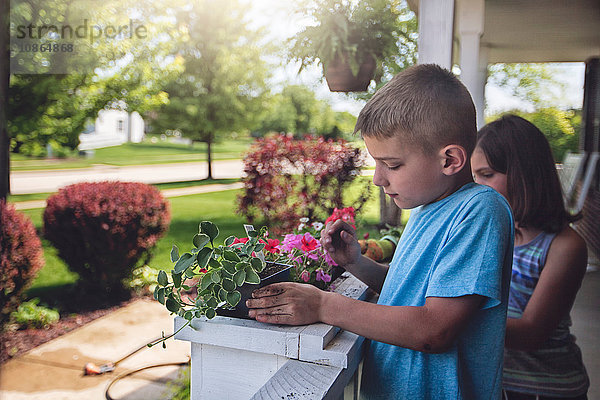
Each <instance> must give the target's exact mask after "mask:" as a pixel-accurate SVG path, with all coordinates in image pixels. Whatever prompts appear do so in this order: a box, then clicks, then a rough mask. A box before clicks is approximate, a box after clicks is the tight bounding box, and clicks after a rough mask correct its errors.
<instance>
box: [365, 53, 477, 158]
mask: <svg viewBox="0 0 600 400" xmlns="http://www.w3.org/2000/svg"><path fill="white" fill-rule="evenodd" d="M359 131H360V133H361V135H362V136H363V137H364V136H368V137H379V138H390V137H394V136H399V137H400V138H401V139H402V140H405V141H406V142H407V144H410V145H416V146H418V147H420V148H421V149H422V150H423V151H424V152H425V153H432V152H435V151H437V150H438V149H440V148H442V147H444V146H447V145H449V144H458V145H460V146H462V147H463V148H464V149H465V150H466V151H467V153H468V155H469V156H470V155H471V153H472V152H473V149H474V148H475V142H476V137H477V124H476V117H475V106H474V104H473V100H472V99H471V95H470V94H469V91H468V90H467V88H466V87H465V86H464V85H463V84H462V83H461V82H460V80H459V79H458V78H457V77H456V76H455V75H454V74H453V73H452V72H450V71H448V70H446V69H444V68H442V67H440V66H438V65H435V64H419V65H415V66H413V67H410V68H408V69H406V70H404V71H402V72H400V73H399V74H397V75H396V76H395V77H394V78H393V79H392V80H391V81H389V82H388V83H387V84H386V85H385V86H383V87H382V88H381V89H379V90H378V91H377V93H375V94H374V95H373V97H372V98H371V100H369V101H368V102H367V104H366V105H365V107H364V108H363V109H362V111H361V112H360V114H359V115H358V120H357V122H356V127H355V128H354V132H359Z"/></svg>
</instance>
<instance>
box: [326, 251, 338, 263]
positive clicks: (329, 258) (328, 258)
mask: <svg viewBox="0 0 600 400" xmlns="http://www.w3.org/2000/svg"><path fill="white" fill-rule="evenodd" d="M325 262H326V263H327V264H329V265H337V263H336V262H335V261H333V258H331V256H330V255H329V253H325Z"/></svg>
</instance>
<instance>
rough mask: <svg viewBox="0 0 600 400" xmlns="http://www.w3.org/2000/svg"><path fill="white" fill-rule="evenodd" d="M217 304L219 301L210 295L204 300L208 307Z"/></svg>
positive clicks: (213, 306) (214, 306)
mask: <svg viewBox="0 0 600 400" xmlns="http://www.w3.org/2000/svg"><path fill="white" fill-rule="evenodd" d="M217 304H219V301H218V300H217V298H216V297H212V296H211V297H209V298H208V299H207V300H206V305H207V306H209V307H210V308H216V307H217Z"/></svg>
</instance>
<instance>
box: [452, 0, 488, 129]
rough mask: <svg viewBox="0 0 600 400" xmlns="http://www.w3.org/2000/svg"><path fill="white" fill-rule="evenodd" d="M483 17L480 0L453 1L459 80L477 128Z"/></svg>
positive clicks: (483, 74) (481, 91) (482, 72)
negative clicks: (474, 112) (472, 105)
mask: <svg viewBox="0 0 600 400" xmlns="http://www.w3.org/2000/svg"><path fill="white" fill-rule="evenodd" d="M484 15H485V1H484V0H457V26H458V40H459V46H460V47H459V48H460V70H461V73H460V79H461V80H462V82H463V83H464V84H465V86H466V87H467V89H469V92H471V96H472V97H473V102H474V103H475V109H476V110H477V126H478V127H481V126H482V125H483V124H484V119H483V111H484V108H485V93H484V92H485V82H486V80H487V51H480V39H481V35H483V29H484Z"/></svg>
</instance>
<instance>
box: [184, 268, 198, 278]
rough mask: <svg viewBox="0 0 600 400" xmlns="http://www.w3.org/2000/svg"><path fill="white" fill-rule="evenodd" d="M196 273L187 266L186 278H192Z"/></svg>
mask: <svg viewBox="0 0 600 400" xmlns="http://www.w3.org/2000/svg"><path fill="white" fill-rule="evenodd" d="M195 275H196V273H195V272H194V270H193V269H191V268H188V269H186V270H185V277H186V278H193V277H194V276H195Z"/></svg>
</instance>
